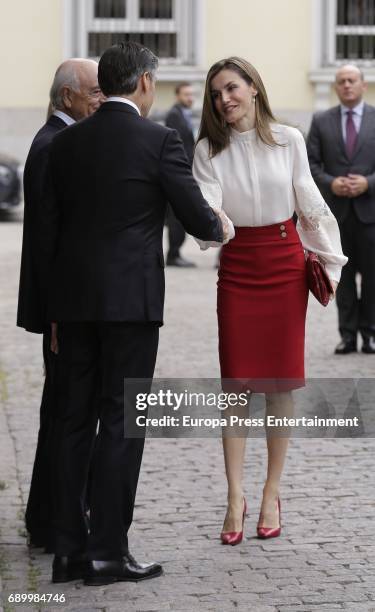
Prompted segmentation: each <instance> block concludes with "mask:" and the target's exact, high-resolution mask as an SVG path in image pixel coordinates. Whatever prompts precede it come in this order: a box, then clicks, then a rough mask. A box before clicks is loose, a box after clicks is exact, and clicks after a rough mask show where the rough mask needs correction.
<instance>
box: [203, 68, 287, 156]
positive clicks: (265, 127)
mask: <svg viewBox="0 0 375 612" xmlns="http://www.w3.org/2000/svg"><path fill="white" fill-rule="evenodd" d="M222 70H233V71H234V72H236V73H237V74H239V75H240V77H242V78H243V79H244V81H246V83H247V84H248V85H251V84H252V85H253V86H254V87H255V89H256V90H257V92H258V93H257V97H256V104H255V129H256V131H257V135H258V137H259V138H260V140H261V141H262V142H264V143H265V144H267V145H269V146H274V145H277V144H278V143H277V142H276V141H275V139H274V137H273V135H272V131H271V123H275V122H276V119H275V117H274V115H273V113H272V111H271V107H270V104H269V102H268V97H267V92H266V89H265V87H264V84H263V81H262V79H261V77H260V74H259V73H258V71H257V70H256V69H255V68H254V66H252V64H250V62H247V61H246V60H244V59H242V58H241V57H228V58H226V59H223V60H220V61H219V62H216V63H215V64H214V65H213V66H211V68H210V70H209V71H208V74H207V79H206V87H205V92H204V101H203V111H202V119H201V125H200V129H199V136H198V142H199V141H200V140H202V139H203V138H208V143H209V151H210V156H211V157H215V155H217V154H218V153H220V152H221V151H223V150H224V149H225V148H226V147H227V146H228V145H229V139H230V126H229V125H228V124H227V123H226V122H225V121H224V120H223V118H222V117H220V115H219V113H218V112H217V110H216V108H215V104H214V101H213V99H212V94H211V81H212V79H213V78H214V77H215V76H216V75H217V74H219V72H221V71H222Z"/></svg>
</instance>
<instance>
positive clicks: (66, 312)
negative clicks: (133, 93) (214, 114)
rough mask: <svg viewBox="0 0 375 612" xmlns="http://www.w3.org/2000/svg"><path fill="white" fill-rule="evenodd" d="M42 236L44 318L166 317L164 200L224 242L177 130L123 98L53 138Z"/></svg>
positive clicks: (197, 230) (203, 233) (195, 228)
mask: <svg viewBox="0 0 375 612" xmlns="http://www.w3.org/2000/svg"><path fill="white" fill-rule="evenodd" d="M48 176H49V177H50V178H51V185H50V189H49V193H47V196H46V198H45V208H44V216H43V218H44V221H45V226H44V231H43V236H42V239H41V241H40V244H41V249H42V258H43V261H44V262H51V261H52V260H53V265H52V267H51V266H46V267H45V268H44V270H42V271H41V272H42V274H41V282H42V284H43V286H44V287H45V289H47V287H48V285H49V300H48V302H49V306H48V312H47V319H48V320H49V321H51V320H52V321H65V322H66V321H126V322H148V321H150V322H156V323H159V324H162V322H163V305H164V269H163V268H164V258H163V249H162V235H163V225H164V216H165V210H166V202H167V201H168V202H170V204H171V206H172V208H173V210H174V212H175V214H176V216H177V217H178V219H179V220H180V221H181V223H182V224H183V226H184V227H185V229H186V231H187V232H189V233H190V234H193V235H194V236H196V237H198V238H201V239H204V240H216V241H221V240H222V227H221V222H220V220H219V219H218V218H217V217H216V215H215V214H214V213H213V211H212V209H211V208H210V207H209V206H208V204H207V202H206V201H205V200H204V199H203V197H202V195H201V192H200V189H199V187H198V185H197V184H196V183H195V181H194V178H193V176H192V173H191V170H190V166H189V164H188V162H187V159H186V155H185V153H184V149H183V145H182V142H181V140H180V138H179V137H178V135H177V133H176V132H175V131H174V130H170V129H168V128H166V127H164V126H161V125H158V124H156V123H154V122H152V121H149V120H148V119H145V118H143V117H140V116H139V115H138V113H137V111H136V110H135V109H133V108H132V107H131V106H130V105H128V104H123V103H121V102H105V103H104V104H103V105H102V106H101V107H100V109H99V110H98V111H97V112H96V113H95V114H94V115H92V116H91V117H89V118H88V119H85V120H83V121H81V122H79V123H77V124H75V125H73V126H71V127H70V128H69V129H68V130H64V131H63V132H62V133H61V134H58V135H57V136H56V137H55V138H54V141H53V143H52V146H51V151H50V171H49V172H48Z"/></svg>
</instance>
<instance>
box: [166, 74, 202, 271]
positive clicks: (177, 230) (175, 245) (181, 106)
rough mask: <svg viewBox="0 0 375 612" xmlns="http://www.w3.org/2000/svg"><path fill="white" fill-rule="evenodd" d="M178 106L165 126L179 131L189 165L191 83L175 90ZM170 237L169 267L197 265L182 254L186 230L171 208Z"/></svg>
mask: <svg viewBox="0 0 375 612" xmlns="http://www.w3.org/2000/svg"><path fill="white" fill-rule="evenodd" d="M175 93H176V104H174V106H172V108H171V109H170V111H169V113H168V114H167V117H166V120H165V125H166V126H167V127H169V128H173V129H174V130H177V132H178V134H179V136H180V138H181V140H182V142H183V145H184V149H185V153H186V157H187V158H188V161H189V164H190V165H192V164H193V157H194V146H195V139H194V132H193V122H192V118H193V113H192V110H191V109H192V106H193V104H194V92H193V87H192V85H191V83H188V82H183V83H179V84H178V85H177V87H176V90H175ZM168 237H169V250H168V254H167V266H176V267H178V268H193V267H195V264H194V263H193V262H191V261H188V260H187V259H185V258H184V257H182V256H181V254H180V248H181V247H182V245H183V243H184V240H185V230H184V228H183V227H182V224H181V223H180V221H178V219H177V218H176V215H175V214H174V212H173V210H172V209H171V207H169V210H168Z"/></svg>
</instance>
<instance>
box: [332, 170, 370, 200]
mask: <svg viewBox="0 0 375 612" xmlns="http://www.w3.org/2000/svg"><path fill="white" fill-rule="evenodd" d="M331 190H332V191H333V193H334V194H335V195H337V196H339V197H344V198H357V197H358V196H360V195H362V193H365V191H367V190H368V181H367V178H366V177H365V176H362V175H361V174H348V176H338V177H336V178H335V179H334V180H333V181H332V183H331Z"/></svg>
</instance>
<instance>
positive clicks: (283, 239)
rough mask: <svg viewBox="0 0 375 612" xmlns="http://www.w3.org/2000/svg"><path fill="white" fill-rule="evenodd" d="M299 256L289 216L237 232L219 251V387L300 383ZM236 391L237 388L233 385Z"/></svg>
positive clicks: (302, 293)
mask: <svg viewBox="0 0 375 612" xmlns="http://www.w3.org/2000/svg"><path fill="white" fill-rule="evenodd" d="M307 300H308V287H307V280H306V264H305V255H304V251H303V247H302V244H301V241H300V239H299V236H298V233H297V231H296V228H295V225H294V223H293V220H292V219H289V220H288V221H284V222H281V223H277V224H275V225H268V226H263V227H236V235H235V238H234V239H233V240H231V241H230V242H229V243H228V244H227V245H225V246H224V247H223V249H222V253H221V258H220V267H219V280H218V292H217V314H218V325H219V357H220V369H221V378H222V379H228V380H227V382H226V383H225V382H224V380H223V388H224V389H225V388H227V389H229V388H233V386H231V385H232V383H234V381H235V380H236V381H237V388H238V383H240V387H241V388H243V389H244V388H247V389H250V390H252V391H255V392H281V391H289V390H291V389H297V388H299V387H302V386H304V384H305V381H304V376H305V372H304V352H305V322H306V309H307ZM235 386H236V385H235Z"/></svg>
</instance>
